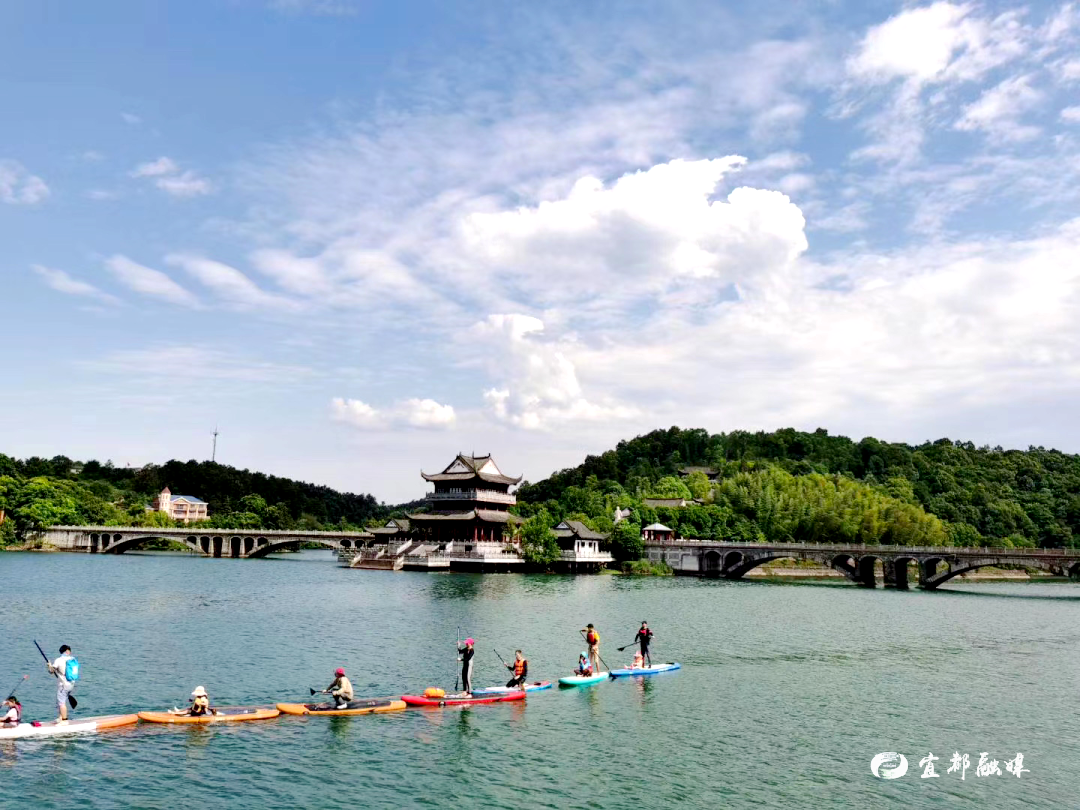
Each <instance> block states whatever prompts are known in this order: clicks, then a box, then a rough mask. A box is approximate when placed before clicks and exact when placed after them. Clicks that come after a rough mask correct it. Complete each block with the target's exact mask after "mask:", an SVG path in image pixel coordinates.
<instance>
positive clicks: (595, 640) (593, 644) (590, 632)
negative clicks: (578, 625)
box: [581, 624, 600, 672]
mask: <svg viewBox="0 0 1080 810" xmlns="http://www.w3.org/2000/svg"><path fill="white" fill-rule="evenodd" d="M581 632H582V633H584V634H585V643H586V644H588V645H589V662H590V663H591V664H592V668H593V672H599V671H600V634H599V633H597V632H596V628H595V627H593V626H592V625H591V624H587V625H585V629H584V630H582V631H581Z"/></svg>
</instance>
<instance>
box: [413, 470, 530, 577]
mask: <svg viewBox="0 0 1080 810" xmlns="http://www.w3.org/2000/svg"><path fill="white" fill-rule="evenodd" d="M420 474H421V475H422V476H423V478H424V480H425V481H428V482H430V483H431V484H432V485H433V486H434V490H433V491H432V492H429V493H428V494H427V503H428V510H429V511H427V512H419V513H417V514H412V515H409V524H410V527H411V529H412V535H413V537H414V538H415V539H416V541H417V542H419V543H422V544H423V545H425V546H429V547H432V548H434V549H437V550H438V551H451V552H454V555H455V556H458V555H459V554H461V555H468V556H470V557H478V558H480V559H484V558H490V557H492V556H498V555H503V556H505V555H506V554H507V552H511V551H512V550H511V549H508V548H507V545H515V544H516V541H515V539H514V527H515V526H516V525H518V524H520V523H522V519H521V518H519V517H518V516H517V515H512V514H510V513H509V512H508V511H507V508H508V507H510V506H513V505H514V504H515V503H517V498H515V497H514V496H513V495H511V494H510V487H511V486H513V485H515V484H518V483H520V482H521V476H518V477H517V478H512V477H510V476H508V475H503V473H502V471H501V470H500V469H499V467H498V465H496V464H495V460H494V459H493V458H492V457H491V456H490V455H487V456H466V455H464V454H460V455H458V457H457V458H455V459H454V460H453V461H452V462H451V463H450V465H449V466H448V467H447V468H446V469H445V470H443V471H442V472H440V473H435V474H433V475H428V474H427V473H425V472H421V473H420ZM512 553H513V554H514V556H516V550H513V552H512Z"/></svg>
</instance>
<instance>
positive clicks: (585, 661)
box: [574, 653, 593, 677]
mask: <svg viewBox="0 0 1080 810" xmlns="http://www.w3.org/2000/svg"><path fill="white" fill-rule="evenodd" d="M592 673H593V668H592V661H590V660H589V654H588V653H582V654H581V655H579V656H578V659H577V669H575V670H574V674H575V675H583V676H586V677H588V676H589V675H592Z"/></svg>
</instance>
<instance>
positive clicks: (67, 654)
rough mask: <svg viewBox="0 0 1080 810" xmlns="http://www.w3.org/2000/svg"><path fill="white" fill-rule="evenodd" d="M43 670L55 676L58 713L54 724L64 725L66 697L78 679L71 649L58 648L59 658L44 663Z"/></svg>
mask: <svg viewBox="0 0 1080 810" xmlns="http://www.w3.org/2000/svg"><path fill="white" fill-rule="evenodd" d="M45 668H46V669H48V670H49V674H50V675H55V676H56V706H57V708H58V709H59V711H60V716H59V717H58V718H56V722H57V723H66V722H67V721H68V709H67V704H68V695H70V694H71V690H72V689H74V688H75V681H77V680H78V679H79V662H78V661H77V660H75V656H74V655H72V654H71V647H69V646H68V645H67V644H63V645H61V647H60V657H59V658H57V659H56V660H55V661H53V662H52V663H51V664H50V663H48V662H46V663H45Z"/></svg>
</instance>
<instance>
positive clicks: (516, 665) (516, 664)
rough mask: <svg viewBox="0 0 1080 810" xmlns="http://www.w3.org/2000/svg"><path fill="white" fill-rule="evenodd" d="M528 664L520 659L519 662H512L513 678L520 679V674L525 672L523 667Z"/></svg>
mask: <svg viewBox="0 0 1080 810" xmlns="http://www.w3.org/2000/svg"><path fill="white" fill-rule="evenodd" d="M528 663H529V662H528V661H526V660H525V659H524V658H522V659H521V660H520V661H515V662H514V677H515V678H520V677H521V673H522V672H524V671H525V665H526V664H528Z"/></svg>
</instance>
